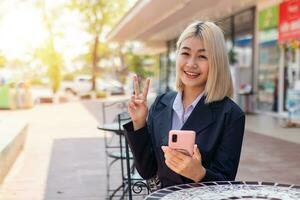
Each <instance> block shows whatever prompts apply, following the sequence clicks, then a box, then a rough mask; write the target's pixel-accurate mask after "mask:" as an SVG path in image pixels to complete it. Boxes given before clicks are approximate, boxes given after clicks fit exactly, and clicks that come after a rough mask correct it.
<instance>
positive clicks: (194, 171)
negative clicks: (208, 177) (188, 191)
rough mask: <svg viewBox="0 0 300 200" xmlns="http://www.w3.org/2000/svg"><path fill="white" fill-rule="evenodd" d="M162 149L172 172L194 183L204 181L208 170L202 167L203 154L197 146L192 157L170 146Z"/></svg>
mask: <svg viewBox="0 0 300 200" xmlns="http://www.w3.org/2000/svg"><path fill="white" fill-rule="evenodd" d="M161 148H162V150H163V152H164V154H165V163H166V165H167V166H168V167H169V168H170V169H171V170H173V171H174V172H176V173H177V174H180V175H182V176H184V177H186V178H189V179H191V180H193V181H194V182H199V181H201V180H202V179H203V177H204V176H205V173H206V170H205V168H204V167H203V166H202V159H201V154H200V152H199V149H198V147H197V145H194V149H193V151H194V152H193V155H192V156H189V155H185V154H184V153H182V152H180V151H178V150H176V149H172V148H170V147H168V146H162V147H161Z"/></svg>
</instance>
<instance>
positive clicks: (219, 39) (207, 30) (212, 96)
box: [176, 21, 233, 103]
mask: <svg viewBox="0 0 300 200" xmlns="http://www.w3.org/2000/svg"><path fill="white" fill-rule="evenodd" d="M190 37H196V38H199V39H200V40H202V42H203V45H204V48H205V50H206V52H207V59H208V67H209V70H208V77H207V82H206V85H205V89H204V92H205V95H206V99H205V103H211V102H214V101H219V100H222V99H223V98H224V97H225V96H228V97H232V94H233V86H232V79H231V74H230V70H229V62H228V55H227V50H226V46H225V39H224V34H223V32H222V30H221V29H220V28H219V27H218V26H217V25H216V24H214V23H213V22H208V21H205V22H201V21H196V22H193V23H192V24H190V25H189V26H188V27H187V28H186V29H185V30H184V31H183V32H182V33H181V35H180V37H179V39H178V41H177V53H176V54H177V55H178V51H179V50H180V47H181V44H182V42H183V41H184V40H186V39H187V38H190ZM183 87H184V85H183V83H182V81H181V79H180V77H179V76H178V71H176V88H177V90H179V91H182V90H183Z"/></svg>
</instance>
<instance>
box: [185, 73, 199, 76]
mask: <svg viewBox="0 0 300 200" xmlns="http://www.w3.org/2000/svg"><path fill="white" fill-rule="evenodd" d="M185 73H186V74H187V75H190V76H198V75H199V74H197V73H192V72H185Z"/></svg>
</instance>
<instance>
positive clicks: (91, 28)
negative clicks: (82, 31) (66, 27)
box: [68, 0, 127, 90]
mask: <svg viewBox="0 0 300 200" xmlns="http://www.w3.org/2000/svg"><path fill="white" fill-rule="evenodd" d="M68 7H69V8H70V9H71V10H74V11H78V12H79V13H81V14H82V16H83V20H84V23H85V24H86V30H87V31H88V32H89V33H90V34H91V35H92V40H91V41H90V44H91V45H90V46H91V48H90V55H91V63H90V64H91V66H92V80H93V88H92V89H93V90H95V88H96V71H97V67H98V62H99V54H101V55H102V53H103V52H99V44H100V43H101V41H100V37H103V36H104V34H105V30H107V28H109V27H111V26H112V24H114V23H115V22H116V21H117V20H118V19H119V17H120V16H122V15H123V14H124V12H125V10H126V8H127V1H124V0H113V1H108V0H88V1H87V0H71V3H70V4H68Z"/></svg>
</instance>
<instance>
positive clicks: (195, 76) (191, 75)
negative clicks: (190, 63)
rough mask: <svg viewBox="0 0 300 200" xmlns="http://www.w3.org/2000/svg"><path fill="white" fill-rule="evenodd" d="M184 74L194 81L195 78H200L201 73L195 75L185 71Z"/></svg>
mask: <svg viewBox="0 0 300 200" xmlns="http://www.w3.org/2000/svg"><path fill="white" fill-rule="evenodd" d="M184 73H185V75H186V76H187V77H188V78H191V79H194V78H197V77H198V76H200V73H195V72H187V71H184Z"/></svg>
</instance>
